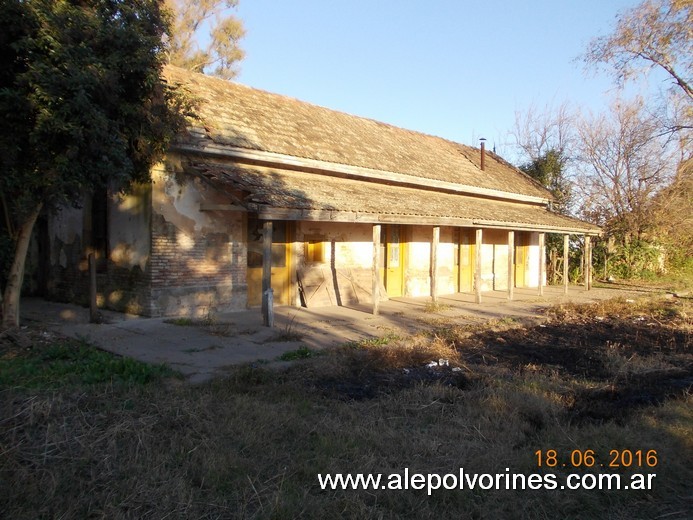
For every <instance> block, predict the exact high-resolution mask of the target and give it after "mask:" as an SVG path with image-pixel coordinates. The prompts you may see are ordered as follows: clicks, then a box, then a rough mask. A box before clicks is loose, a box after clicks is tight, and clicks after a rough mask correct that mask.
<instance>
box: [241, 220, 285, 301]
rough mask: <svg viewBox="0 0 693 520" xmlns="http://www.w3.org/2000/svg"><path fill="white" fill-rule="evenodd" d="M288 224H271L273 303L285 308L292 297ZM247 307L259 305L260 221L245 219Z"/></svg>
mask: <svg viewBox="0 0 693 520" xmlns="http://www.w3.org/2000/svg"><path fill="white" fill-rule="evenodd" d="M289 231H290V230H289V223H288V222H285V221H276V220H275V221H273V222H272V270H271V273H272V289H273V290H274V303H276V304H280V305H288V304H289V303H290V297H291V294H290V293H291V290H290V289H291V285H290V280H291V270H290V267H291V265H290V263H291V262H290V261H291V256H290V254H289V253H290V250H291V241H290V237H289V235H290V233H289ZM247 281H248V306H249V307H255V306H259V305H261V304H262V221H259V220H257V218H255V217H254V216H248V271H247Z"/></svg>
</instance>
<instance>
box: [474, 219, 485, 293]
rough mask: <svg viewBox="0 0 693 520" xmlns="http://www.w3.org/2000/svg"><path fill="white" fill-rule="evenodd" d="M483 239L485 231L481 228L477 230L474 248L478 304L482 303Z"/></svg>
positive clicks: (475, 287) (475, 288)
mask: <svg viewBox="0 0 693 520" xmlns="http://www.w3.org/2000/svg"><path fill="white" fill-rule="evenodd" d="M483 238H484V237H483V231H482V230H481V228H479V229H477V230H476V242H475V246H474V256H475V259H474V260H475V261H474V293H475V301H476V303H481V244H482V242H483Z"/></svg>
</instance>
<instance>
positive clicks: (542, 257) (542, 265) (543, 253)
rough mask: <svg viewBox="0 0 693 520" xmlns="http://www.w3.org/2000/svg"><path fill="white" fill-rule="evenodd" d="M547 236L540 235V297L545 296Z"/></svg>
mask: <svg viewBox="0 0 693 520" xmlns="http://www.w3.org/2000/svg"><path fill="white" fill-rule="evenodd" d="M545 240H546V237H545V234H544V233H539V296H544V273H545V271H546V244H545Z"/></svg>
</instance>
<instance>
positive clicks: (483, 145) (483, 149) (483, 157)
mask: <svg viewBox="0 0 693 520" xmlns="http://www.w3.org/2000/svg"><path fill="white" fill-rule="evenodd" d="M479 141H481V171H484V170H485V169H486V138H485V137H482V138H481V139H479Z"/></svg>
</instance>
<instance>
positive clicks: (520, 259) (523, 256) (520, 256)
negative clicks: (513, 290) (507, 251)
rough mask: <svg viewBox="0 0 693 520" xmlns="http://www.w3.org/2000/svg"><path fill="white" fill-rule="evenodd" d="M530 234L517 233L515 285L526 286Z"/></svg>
mask: <svg viewBox="0 0 693 520" xmlns="http://www.w3.org/2000/svg"><path fill="white" fill-rule="evenodd" d="M528 244H529V235H528V234H527V233H525V232H518V233H516V235H515V287H525V285H526V280H525V273H526V271H527V256H528V252H529V251H528Z"/></svg>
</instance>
